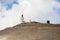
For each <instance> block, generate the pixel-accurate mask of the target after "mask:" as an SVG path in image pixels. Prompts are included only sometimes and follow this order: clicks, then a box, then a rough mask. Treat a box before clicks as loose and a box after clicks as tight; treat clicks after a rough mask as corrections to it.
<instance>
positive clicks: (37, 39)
mask: <svg viewBox="0 0 60 40" xmlns="http://www.w3.org/2000/svg"><path fill="white" fill-rule="evenodd" d="M0 40H60V24H44V23H39V22H30V23H22V24H18V25H16V26H14V27H11V28H7V29H4V30H2V31H0Z"/></svg>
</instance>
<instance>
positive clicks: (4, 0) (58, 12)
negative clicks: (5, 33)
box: [0, 0, 60, 30]
mask: <svg viewBox="0 0 60 40" xmlns="http://www.w3.org/2000/svg"><path fill="white" fill-rule="evenodd" d="M22 11H23V15H24V18H25V21H28V22H29V21H30V20H31V21H37V22H41V23H46V21H47V20H50V22H51V23H53V24H60V0H0V29H1V30H2V29H4V28H7V27H12V26H14V25H16V24H19V23H21V20H20V17H21V14H22Z"/></svg>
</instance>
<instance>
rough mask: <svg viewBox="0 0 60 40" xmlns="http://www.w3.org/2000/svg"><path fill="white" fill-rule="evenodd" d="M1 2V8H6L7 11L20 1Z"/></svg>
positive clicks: (2, 0) (3, 0)
mask: <svg viewBox="0 0 60 40" xmlns="http://www.w3.org/2000/svg"><path fill="white" fill-rule="evenodd" d="M9 1H10V0H0V3H1V6H2V7H3V8H6V10H10V9H12V7H13V5H14V4H18V0H11V1H10V2H9Z"/></svg>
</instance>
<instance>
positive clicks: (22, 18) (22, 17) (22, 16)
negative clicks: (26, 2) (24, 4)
mask: <svg viewBox="0 0 60 40" xmlns="http://www.w3.org/2000/svg"><path fill="white" fill-rule="evenodd" d="M24 22H25V21H24V15H23V11H22V15H21V23H24Z"/></svg>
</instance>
